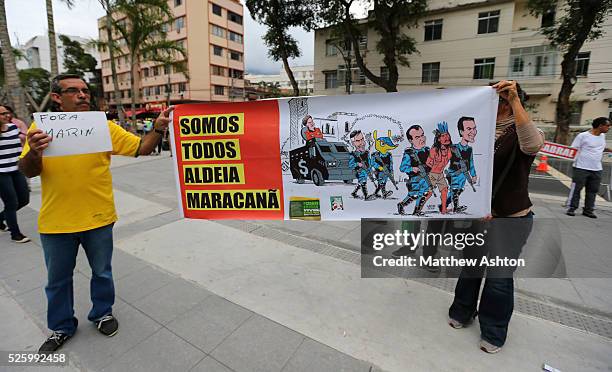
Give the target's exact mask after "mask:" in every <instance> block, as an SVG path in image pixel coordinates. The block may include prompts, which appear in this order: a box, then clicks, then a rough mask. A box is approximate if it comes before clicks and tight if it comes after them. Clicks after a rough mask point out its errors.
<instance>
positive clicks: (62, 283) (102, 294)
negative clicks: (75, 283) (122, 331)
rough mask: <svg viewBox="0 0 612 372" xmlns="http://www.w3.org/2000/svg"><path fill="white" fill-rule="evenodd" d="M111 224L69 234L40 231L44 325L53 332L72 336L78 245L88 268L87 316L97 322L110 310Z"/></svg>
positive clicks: (74, 323) (111, 297) (112, 302)
mask: <svg viewBox="0 0 612 372" xmlns="http://www.w3.org/2000/svg"><path fill="white" fill-rule="evenodd" d="M113 225H114V224H110V225H107V226H103V227H99V228H97V229H93V230H87V231H82V232H78V233H68V234H40V241H41V243H42V247H43V251H44V254H45V264H46V265H47V275H48V277H47V286H46V287H45V293H46V295H47V325H48V327H49V329H50V330H52V331H60V332H63V333H65V334H67V335H72V334H74V332H75V331H76V325H77V322H76V318H75V317H74V295H73V292H72V274H73V272H74V267H75V265H76V257H77V252H78V250H79V245H82V246H83V249H84V250H85V254H86V255H87V261H89V266H90V267H91V282H90V291H91V302H92V303H93V307H92V309H91V311H90V312H89V315H88V316H87V319H89V320H90V321H96V320H98V319H100V318H102V317H103V316H104V315H107V314H110V313H112V306H113V304H114V303H115V286H114V284H113V274H112V269H111V259H112V256H113Z"/></svg>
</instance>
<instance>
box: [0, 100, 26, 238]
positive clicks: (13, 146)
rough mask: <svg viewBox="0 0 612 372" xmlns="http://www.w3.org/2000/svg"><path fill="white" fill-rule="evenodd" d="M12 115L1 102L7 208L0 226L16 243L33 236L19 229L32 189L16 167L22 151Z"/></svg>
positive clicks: (0, 160)
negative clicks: (20, 214)
mask: <svg viewBox="0 0 612 372" xmlns="http://www.w3.org/2000/svg"><path fill="white" fill-rule="evenodd" d="M11 118H12V114H11V111H10V110H9V109H8V108H7V107H6V106H0V199H2V203H3V204H4V210H3V211H2V212H0V230H1V231H10V232H11V240H12V241H14V242H15V243H26V242H29V241H30V239H29V238H28V237H26V236H25V235H23V234H22V233H21V231H20V230H19V225H18V224H17V211H18V210H20V209H21V208H23V207H25V206H26V205H28V203H29V202H30V190H29V189H28V183H27V182H26V179H25V177H24V176H23V174H21V172H20V171H19V170H18V168H17V161H18V160H19V154H21V141H20V140H19V133H20V132H19V128H18V127H17V125H16V124H14V123H11ZM5 221H6V224H5Z"/></svg>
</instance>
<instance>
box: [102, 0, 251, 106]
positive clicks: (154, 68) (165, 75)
mask: <svg viewBox="0 0 612 372" xmlns="http://www.w3.org/2000/svg"><path fill="white" fill-rule="evenodd" d="M168 5H169V6H170V8H171V9H172V12H173V15H174V19H172V20H171V21H169V22H168V24H167V25H166V32H167V38H168V39H169V40H174V41H176V42H177V43H180V44H181V45H182V46H183V47H184V48H185V50H186V51H187V56H186V58H185V59H177V61H175V63H176V64H178V63H182V64H183V66H184V67H186V70H187V74H183V73H182V72H179V71H178V70H177V68H176V66H164V65H160V64H159V63H155V62H148V61H145V62H142V63H140V66H139V69H138V71H136V73H135V84H136V86H137V89H138V91H139V95H140V96H139V99H138V100H137V101H138V102H140V104H139V107H140V109H141V110H147V109H150V108H156V109H159V108H160V107H163V106H164V105H165V104H166V101H167V100H168V98H169V99H170V103H171V104H175V103H187V102H222V101H243V100H244V76H243V75H244V25H243V23H244V22H243V7H242V4H241V3H240V1H239V0H169V1H168ZM117 17H118V18H117V19H119V20H121V18H120V17H121V16H120V15H118V16H117ZM105 27H106V23H105V19H104V17H102V18H100V19H99V20H98V29H99V35H100V39H101V40H106V28H105ZM114 37H117V38H118V40H117V42H118V43H119V45H123V46H124V45H125V42H124V41H122V40H120V39H119V36H118V35H115V36H114ZM100 55H101V59H102V80H103V87H104V92H105V98H106V101H107V102H109V106H110V107H111V108H113V107H116V103H117V100H116V99H115V97H113V96H114V95H113V91H114V84H113V78H112V75H111V64H110V56H109V53H108V50H103V51H102V52H101V53H100ZM115 60H116V65H117V80H118V81H119V88H120V90H121V97H119V98H118V99H121V102H122V103H123V104H129V103H130V102H131V84H130V69H131V66H130V65H129V61H128V56H127V55H125V54H124V55H120V56H115ZM168 87H169V91H168ZM168 96H169V97H168Z"/></svg>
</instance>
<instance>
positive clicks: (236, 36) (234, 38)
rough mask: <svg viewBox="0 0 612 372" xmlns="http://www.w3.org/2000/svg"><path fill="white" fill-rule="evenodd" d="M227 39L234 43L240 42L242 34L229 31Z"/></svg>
mask: <svg viewBox="0 0 612 372" xmlns="http://www.w3.org/2000/svg"><path fill="white" fill-rule="evenodd" d="M229 39H230V40H231V41H233V42H235V43H238V44H242V35H240V34H237V33H235V32H233V31H230V32H229Z"/></svg>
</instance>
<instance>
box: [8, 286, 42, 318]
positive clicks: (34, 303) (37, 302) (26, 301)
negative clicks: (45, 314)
mask: <svg viewBox="0 0 612 372" xmlns="http://www.w3.org/2000/svg"><path fill="white" fill-rule="evenodd" d="M15 299H16V300H17V302H19V304H20V305H21V306H23V307H24V308H25V309H26V310H27V311H28V312H29V313H30V314H37V313H40V312H41V311H43V310H46V309H47V298H46V296H45V288H44V286H43V287H40V288H35V289H33V290H31V291H29V292H25V293H22V294H20V295H18V296H16V297H15Z"/></svg>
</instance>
